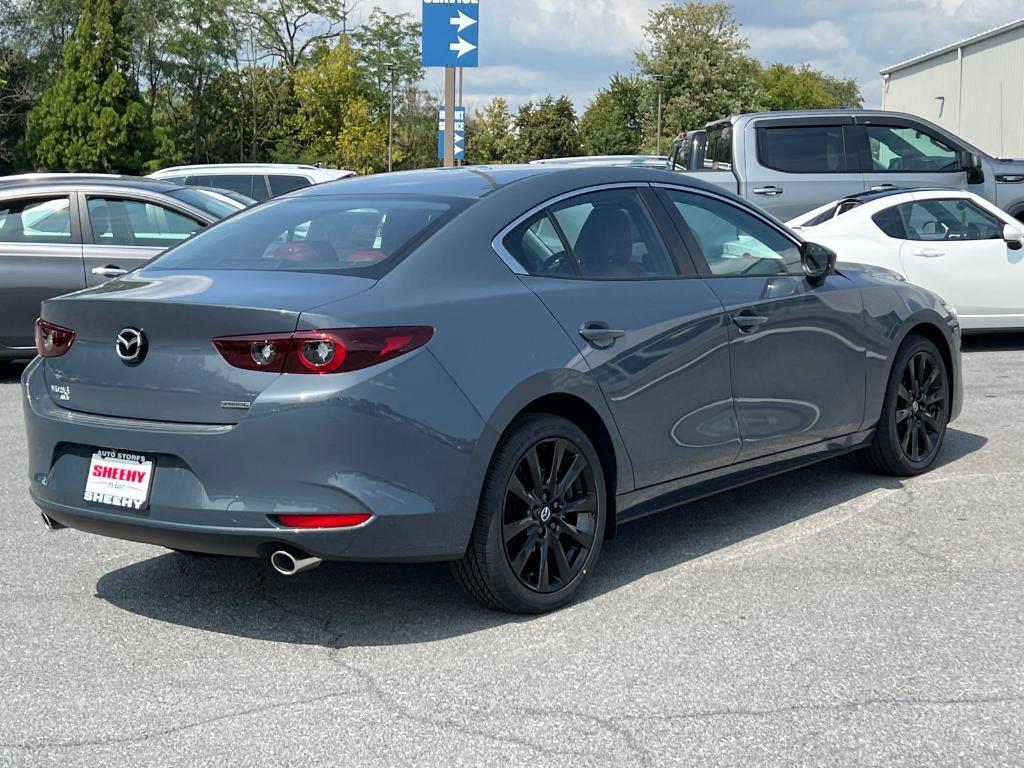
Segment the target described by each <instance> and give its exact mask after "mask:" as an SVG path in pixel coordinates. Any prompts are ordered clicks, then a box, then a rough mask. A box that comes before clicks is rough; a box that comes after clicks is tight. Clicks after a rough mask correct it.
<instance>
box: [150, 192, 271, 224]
mask: <svg viewBox="0 0 1024 768" xmlns="http://www.w3.org/2000/svg"><path fill="white" fill-rule="evenodd" d="M167 194H168V195H169V196H171V197H173V198H174V199H175V200H180V201H181V202H183V203H187V204H188V205H191V206H192V207H193V208H198V209H199V210H201V211H206V212H207V213H208V214H210V215H211V216H215V217H216V218H218V219H223V218H225V217H227V216H230V215H231V214H233V213H237V212H238V211H240V210H242V209H243V208H245V207H247V206H249V205H255V203H256V201H255V200H252V199H251V198H244V200H248V201H249V202H247V203H246V202H243V201H242V200H237V199H229V198H228V197H227V196H226V195H224V194H221V193H218V192H215V191H213V190H208V189H197V188H196V187H182V188H181V189H175V190H172V191H170V192H168V193H167ZM239 197H242V196H241V195H239Z"/></svg>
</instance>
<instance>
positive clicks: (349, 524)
mask: <svg viewBox="0 0 1024 768" xmlns="http://www.w3.org/2000/svg"><path fill="white" fill-rule="evenodd" d="M370 517H371V515H367V514H363V513H360V514H349V515H278V517H277V521H278V522H279V523H280V524H281V525H283V526H285V527H286V528H354V527H355V526H357V525H362V524H363V523H365V522H366V521H367V520H369V519H370Z"/></svg>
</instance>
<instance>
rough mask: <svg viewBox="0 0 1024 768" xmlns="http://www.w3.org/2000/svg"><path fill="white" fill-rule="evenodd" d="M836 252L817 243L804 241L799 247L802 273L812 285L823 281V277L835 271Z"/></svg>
mask: <svg viewBox="0 0 1024 768" xmlns="http://www.w3.org/2000/svg"><path fill="white" fill-rule="evenodd" d="M837 258H838V257H837V256H836V252H835V251H833V250H832V249H831V248H826V247H825V246H824V245H819V244H818V243H804V244H803V245H802V246H801V247H800V263H801V264H802V265H803V268H804V274H805V275H807V279H808V280H810V281H811V283H813V284H814V285H820V284H821V283H823V282H825V278H826V277H828V276H829V275H831V274H832V273H833V272H835V269H836V259H837Z"/></svg>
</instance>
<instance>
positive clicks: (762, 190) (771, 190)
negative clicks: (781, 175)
mask: <svg viewBox="0 0 1024 768" xmlns="http://www.w3.org/2000/svg"><path fill="white" fill-rule="evenodd" d="M754 194H755V195H765V196H767V197H778V196H779V195H781V194H782V187H773V186H768V187H758V188H757V189H755V190H754Z"/></svg>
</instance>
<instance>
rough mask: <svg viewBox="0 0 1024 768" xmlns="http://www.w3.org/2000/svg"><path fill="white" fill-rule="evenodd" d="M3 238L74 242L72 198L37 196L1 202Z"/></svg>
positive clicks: (34, 241)
mask: <svg viewBox="0 0 1024 768" xmlns="http://www.w3.org/2000/svg"><path fill="white" fill-rule="evenodd" d="M0 242H2V243H70V242H71V202H70V199H69V198H67V197H51V198H38V197H37V198H32V199H28V200H10V201H6V202H0Z"/></svg>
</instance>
